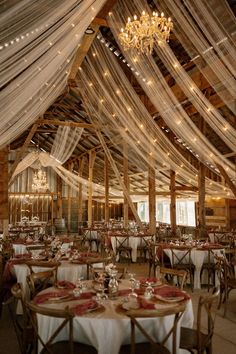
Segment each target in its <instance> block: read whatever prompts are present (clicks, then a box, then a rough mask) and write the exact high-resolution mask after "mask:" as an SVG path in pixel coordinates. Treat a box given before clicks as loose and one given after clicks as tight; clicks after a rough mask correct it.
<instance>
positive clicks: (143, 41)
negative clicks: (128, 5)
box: [119, 11, 173, 54]
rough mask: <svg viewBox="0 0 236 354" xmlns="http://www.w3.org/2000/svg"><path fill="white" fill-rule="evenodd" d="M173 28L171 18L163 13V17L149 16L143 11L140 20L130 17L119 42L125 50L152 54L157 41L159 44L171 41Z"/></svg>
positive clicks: (154, 13)
mask: <svg viewBox="0 0 236 354" xmlns="http://www.w3.org/2000/svg"><path fill="white" fill-rule="evenodd" d="M172 28H173V22H172V21H171V18H170V17H169V18H166V17H165V15H164V13H163V12H162V13H161V16H158V13H157V12H153V14H152V16H149V15H148V14H146V13H145V11H143V12H142V15H141V17H140V20H138V19H137V16H136V15H134V20H133V21H131V18H130V17H128V22H127V23H126V26H125V28H121V32H120V34H119V40H120V43H121V45H122V46H123V47H124V49H125V50H127V49H137V50H138V51H139V52H141V53H144V54H151V53H152V51H153V46H154V42H155V41H157V42H158V44H161V43H163V42H168V41H169V37H170V31H171V30H172Z"/></svg>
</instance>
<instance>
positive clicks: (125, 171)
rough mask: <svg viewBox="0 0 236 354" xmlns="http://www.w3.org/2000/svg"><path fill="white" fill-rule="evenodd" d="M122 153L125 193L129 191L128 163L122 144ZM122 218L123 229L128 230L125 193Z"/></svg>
mask: <svg viewBox="0 0 236 354" xmlns="http://www.w3.org/2000/svg"><path fill="white" fill-rule="evenodd" d="M123 151H124V158H123V171H124V185H125V187H126V189H127V191H129V174H128V169H129V163H128V157H127V156H128V148H127V144H126V143H124V147H123ZM123 216H124V227H125V228H128V226H129V204H128V200H127V198H126V196H125V193H124V205H123Z"/></svg>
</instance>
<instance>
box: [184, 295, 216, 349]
mask: <svg viewBox="0 0 236 354" xmlns="http://www.w3.org/2000/svg"><path fill="white" fill-rule="evenodd" d="M219 293H220V290H219V288H214V289H213V293H212V294H211V295H207V296H200V298H199V301H198V310H197V328H196V329H192V328H186V327H181V335H180V348H182V349H185V350H187V351H189V352H190V353H193V352H194V351H196V352H197V353H198V354H202V353H203V352H204V351H206V353H207V354H211V353H212V336H213V333H214V318H213V316H212V305H213V303H214V302H215V301H216V300H217V298H218V296H219ZM203 311H205V312H206V315H207V326H204V324H203ZM206 327H207V330H206V333H205V332H204V330H203V328H206Z"/></svg>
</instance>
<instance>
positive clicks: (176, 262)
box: [171, 247, 195, 291]
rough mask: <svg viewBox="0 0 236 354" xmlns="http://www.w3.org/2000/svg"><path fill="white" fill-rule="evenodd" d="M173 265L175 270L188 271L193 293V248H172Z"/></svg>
mask: <svg viewBox="0 0 236 354" xmlns="http://www.w3.org/2000/svg"><path fill="white" fill-rule="evenodd" d="M171 259H172V261H171V263H172V268H173V269H184V270H186V271H187V273H188V275H189V280H190V286H191V289H192V291H193V277H194V268H195V267H194V264H193V262H192V259H191V248H190V247H186V248H184V247H181V248H174V247H172V248H171Z"/></svg>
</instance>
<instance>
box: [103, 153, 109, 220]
mask: <svg viewBox="0 0 236 354" xmlns="http://www.w3.org/2000/svg"><path fill="white" fill-rule="evenodd" d="M108 163H109V162H108V158H107V156H106V155H105V157H104V184H105V222H106V223H108V222H109V173H108Z"/></svg>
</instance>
